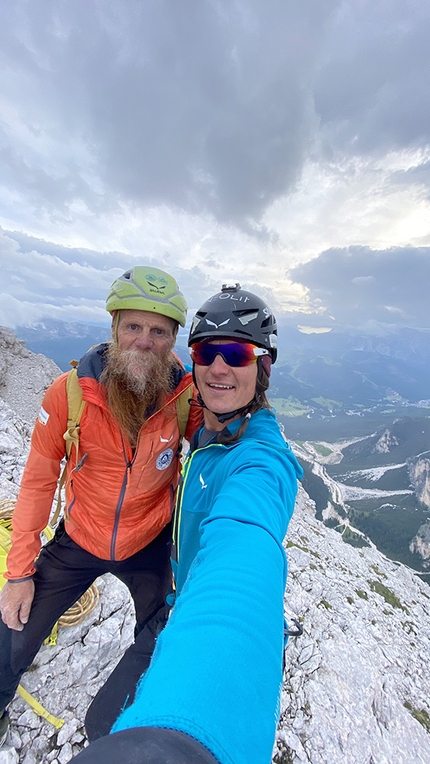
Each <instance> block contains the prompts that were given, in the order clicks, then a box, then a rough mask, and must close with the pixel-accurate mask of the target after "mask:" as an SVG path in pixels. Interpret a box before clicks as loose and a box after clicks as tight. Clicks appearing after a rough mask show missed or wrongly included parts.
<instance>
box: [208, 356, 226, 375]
mask: <svg viewBox="0 0 430 764" xmlns="http://www.w3.org/2000/svg"><path fill="white" fill-rule="evenodd" d="M229 370H230V366H229V365H228V364H227V363H226V362H225V361H224V358H223V357H222V355H220V354H219V353H218V355H216V356H215V358H214V360H213V362H212V363H211V371H212V372H213V373H214V374H227V372H228V371H229Z"/></svg>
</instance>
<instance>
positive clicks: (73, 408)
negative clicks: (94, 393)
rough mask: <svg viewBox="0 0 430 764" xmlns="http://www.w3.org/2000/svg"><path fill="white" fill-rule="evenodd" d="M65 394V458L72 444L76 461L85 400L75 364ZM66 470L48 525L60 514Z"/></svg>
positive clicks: (61, 478) (52, 524)
mask: <svg viewBox="0 0 430 764" xmlns="http://www.w3.org/2000/svg"><path fill="white" fill-rule="evenodd" d="M71 363H72V364H75V363H76V362H74V361H71ZM66 394H67V430H66V432H65V433H64V435H63V438H64V440H65V442H66V460H68V459H69V458H70V454H71V451H72V446H73V445H74V446H75V449H76V462H77V461H78V453H79V427H80V421H81V416H82V412H83V410H84V406H85V401H84V400H83V398H82V390H81V388H80V386H79V382H78V372H77V370H76V365H74V367H73V369H72V370H71V371H69V374H68V376H67V380H66ZM66 472H67V464H65V465H64V467H63V471H62V473H61V476H60V480H59V481H58V496H57V506H56V508H55V512H54V514H53V516H52V518H51V522H50V525H51V526H52V527H54V526H55V524H56V522H57V520H58V517H59V515H60V511H61V489H62V488H63V485H64V483H65V482H66Z"/></svg>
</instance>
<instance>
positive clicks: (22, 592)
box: [0, 578, 34, 631]
mask: <svg viewBox="0 0 430 764" xmlns="http://www.w3.org/2000/svg"><path fill="white" fill-rule="evenodd" d="M33 597H34V581H33V579H32V578H29V579H27V581H20V582H19V583H16V584H15V583H10V581H7V582H6V584H5V585H4V587H3V589H2V590H1V592H0V611H1V617H2V621H3V623H5V624H6V626H9V628H10V629H15V630H16V631H22V630H23V628H24V626H25V624H26V623H27V621H28V617H29V615H30V610H31V604H32V602H33Z"/></svg>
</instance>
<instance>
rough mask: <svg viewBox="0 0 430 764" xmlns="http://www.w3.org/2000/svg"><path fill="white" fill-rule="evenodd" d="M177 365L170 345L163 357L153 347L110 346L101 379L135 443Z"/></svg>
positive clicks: (122, 425)
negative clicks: (145, 349)
mask: <svg viewBox="0 0 430 764" xmlns="http://www.w3.org/2000/svg"><path fill="white" fill-rule="evenodd" d="M176 366H177V362H176V361H175V359H174V358H173V356H172V355H171V352H170V348H168V349H167V350H166V352H165V353H164V354H163V355H162V356H161V357H160V356H158V355H155V354H154V353H152V352H151V351H140V350H119V348H118V346H117V345H114V344H112V345H110V346H109V350H108V357H107V363H106V366H105V368H104V370H103V373H102V375H101V378H100V381H101V383H102V384H103V385H104V386H105V387H106V399H107V404H108V406H109V409H110V411H111V412H112V414H113V416H114V417H115V419H116V420H117V422H118V424H119V426H120V428H121V430H122V431H123V432H124V433H125V434H126V435H127V437H128V439H129V440H130V443H131V445H132V446H133V447H134V446H135V445H136V442H137V438H138V434H139V430H140V428H141V427H142V425H143V424H144V422H145V418H146V417H147V416H148V414H147V412H148V411H152V409H154V408H156V407H157V405H158V403H159V401H160V399H161V398H162V396H163V395H165V394H166V393H168V392H169V390H170V384H171V378H172V372H173V370H174V368H175V367H176Z"/></svg>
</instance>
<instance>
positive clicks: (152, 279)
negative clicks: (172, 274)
mask: <svg viewBox="0 0 430 764" xmlns="http://www.w3.org/2000/svg"><path fill="white" fill-rule="evenodd" d="M146 279H147V281H148V284H149V286H151V287H153V288H154V289H156V290H157V291H160V290H161V289H165V288H166V286H167V284H168V281H167V279H165V278H164V277H163V276H154V274H153V273H147V274H146Z"/></svg>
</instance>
